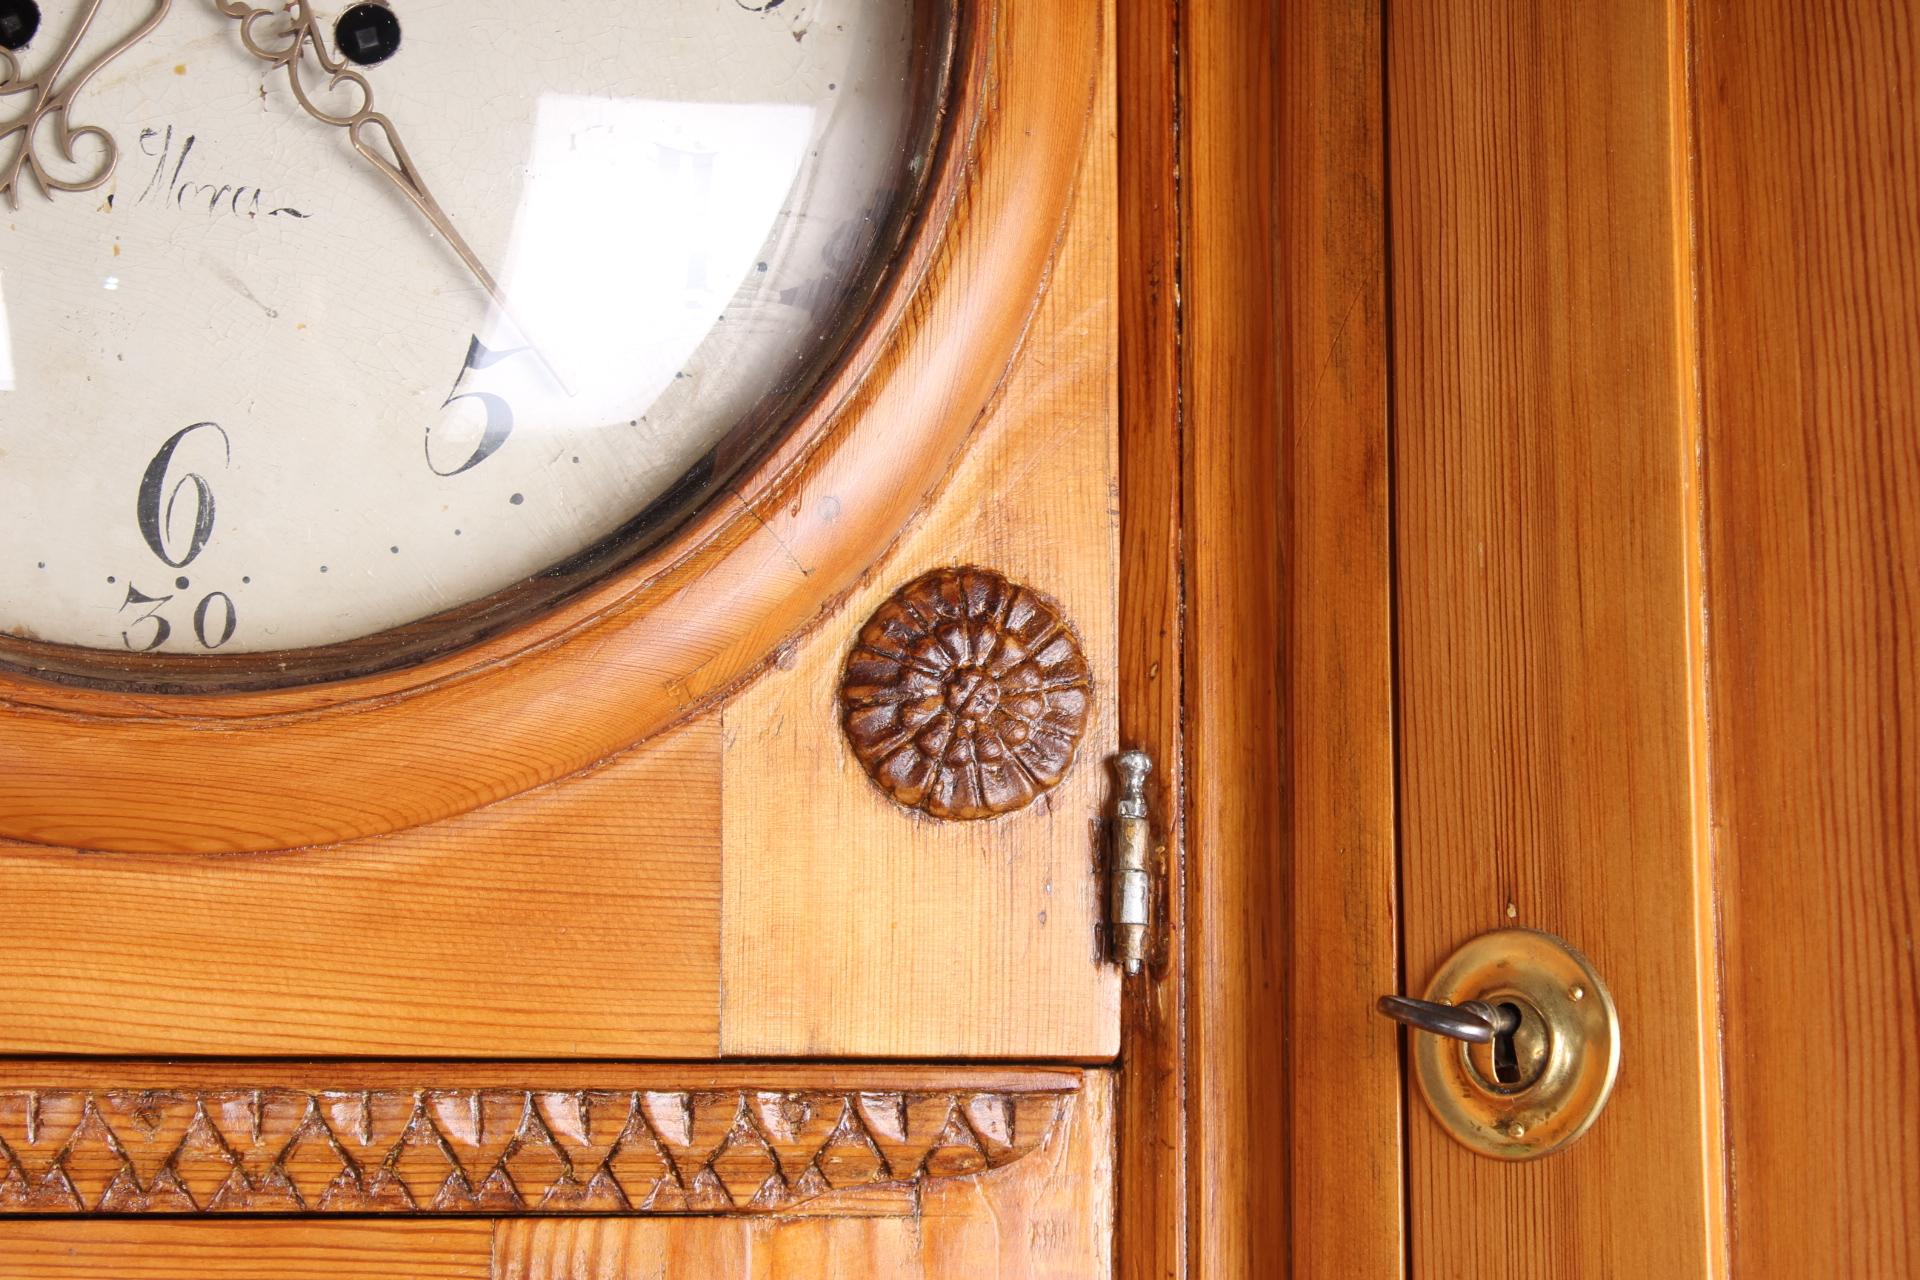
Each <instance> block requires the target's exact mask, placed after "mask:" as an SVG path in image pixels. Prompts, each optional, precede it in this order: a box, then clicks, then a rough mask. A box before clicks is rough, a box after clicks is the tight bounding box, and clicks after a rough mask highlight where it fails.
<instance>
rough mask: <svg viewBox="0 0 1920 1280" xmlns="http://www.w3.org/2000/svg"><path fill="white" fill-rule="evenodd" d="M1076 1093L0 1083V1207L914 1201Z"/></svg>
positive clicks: (354, 1209)
mask: <svg viewBox="0 0 1920 1280" xmlns="http://www.w3.org/2000/svg"><path fill="white" fill-rule="evenodd" d="M1070 1095H1071V1091H1070V1090H1044V1091H1033V1092H1013V1091H1009V1092H991V1093H971V1092H959V1091H939V1092H929V1093H861V1092H839V1091H825V1090H792V1089H775V1090H753V1089H730V1090H721V1091H694V1092H672V1091H655V1090H607V1091H597V1090H592V1089H582V1090H564V1091H552V1090H531V1089H490V1088H479V1089H460V1088H452V1089H416V1090H404V1089H371V1090H367V1089H361V1090H344V1091H339V1092H332V1091H326V1090H311V1091H310V1090H303V1089H286V1088H263V1089H255V1088H245V1087H233V1088H188V1089H179V1090H168V1089H141V1090H125V1091H121V1090H112V1089H101V1090H6V1091H0V1213H30V1214H46V1213H76V1214H77V1213H168V1214H192V1213H213V1214H241V1213H312V1212H321V1213H375V1214H379V1213H405V1214H459V1213H569V1214H575V1213H596V1212H598V1213H689V1212H691V1213H782V1214H794V1213H805V1214H824V1215H834V1214H857V1215H864V1216H873V1215H895V1214H907V1213H911V1212H913V1211H914V1210H915V1208H916V1205H917V1197H918V1196H919V1194H920V1192H921V1191H922V1190H923V1189H924V1188H925V1186H926V1185H927V1184H929V1183H932V1182H938V1181H940V1180H943V1179H950V1178H961V1177H968V1176H972V1175H975V1174H981V1173H985V1172H987V1171H989V1170H993V1169H998V1168H1001V1167H1003V1166H1005V1165H1008V1164H1011V1163H1013V1162H1014V1161H1016V1160H1018V1159H1020V1158H1021V1157H1022V1156H1024V1155H1027V1154H1028V1153H1030V1152H1032V1151H1033V1150H1034V1149H1035V1148H1037V1147H1039V1146H1040V1145H1041V1144H1042V1143H1043V1142H1045V1141H1046V1140H1047V1138H1048V1136H1049V1135H1050V1134H1051V1132H1052V1131H1053V1129H1054V1127H1055V1125H1056V1124H1057V1123H1058V1122H1059V1120H1060V1118H1061V1115H1062V1112H1063V1106H1064V1103H1065V1101H1066V1099H1067V1098H1068V1097H1069V1096H1070Z"/></svg>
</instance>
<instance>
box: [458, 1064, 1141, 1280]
mask: <svg viewBox="0 0 1920 1280" xmlns="http://www.w3.org/2000/svg"><path fill="white" fill-rule="evenodd" d="M1084 1081H1085V1082H1084V1085H1083V1087H1082V1088H1081V1090H1080V1092H1079V1093H1078V1095H1077V1096H1076V1097H1075V1098H1074V1100H1073V1102H1072V1103H1071V1104H1070V1106H1069V1108H1068V1109H1067V1111H1066V1113H1065V1115H1064V1116H1063V1120H1062V1123H1061V1124H1060V1125H1058V1126H1057V1127H1056V1128H1055V1129H1054V1131H1053V1134H1052V1135H1051V1136H1050V1137H1049V1139H1048V1141H1047V1144H1046V1146H1045V1147H1044V1148H1043V1149H1042V1150H1041V1151H1039V1152H1037V1153H1035V1154H1034V1155H1033V1156H1031V1157H1029V1158H1028V1159H1026V1160H1023V1161H1022V1162H1020V1164H1018V1165H1016V1166H1015V1167H1013V1168H1011V1169H1008V1170H1005V1171H1004V1172H1002V1173H996V1174H992V1175H988V1176H987V1177H985V1178H976V1179H962V1180H958V1181H955V1182H952V1183H943V1184H940V1185H938V1186H931V1187H929V1188H928V1189H927V1191H926V1193H925V1195H924V1197H923V1199H922V1201H921V1204H920V1207H919V1213H918V1216H917V1217H915V1218H911V1219H898V1218H894V1219H866V1220H861V1219H844V1218H843V1219H834V1220H827V1219H778V1218H775V1219H767V1218H762V1219H755V1220H746V1219H733V1220H727V1219H713V1218H706V1219H699V1218H695V1219H680V1220H677V1221H664V1220H644V1219H642V1220H634V1219H607V1220H600V1221H592V1220H585V1221H583V1220H577V1219H576V1220H564V1219H561V1220H530V1219H514V1220H507V1221H503V1222H501V1223H499V1225H498V1227H497V1236H496V1241H495V1249H494V1272H493V1275H494V1280H773V1278H774V1277H786V1276H793V1277H798V1276H849V1277H851V1276H889V1277H892V1276H899V1277H902V1278H903V1280H972V1277H975V1276H980V1275H996V1276H1002V1277H1006V1278H1007V1280H1013V1278H1014V1277H1031V1278H1033V1280H1101V1277H1104V1276H1107V1275H1110V1274H1111V1255H1110V1249H1111V1237H1110V1232H1111V1231H1112V1226H1113V1201H1112V1196H1111V1191H1110V1186H1111V1178H1112V1141H1113V1115H1112V1080H1111V1077H1110V1075H1109V1074H1108V1073H1104V1072H1095V1073H1090V1074H1088V1075H1087V1076H1086V1077H1085V1078H1084Z"/></svg>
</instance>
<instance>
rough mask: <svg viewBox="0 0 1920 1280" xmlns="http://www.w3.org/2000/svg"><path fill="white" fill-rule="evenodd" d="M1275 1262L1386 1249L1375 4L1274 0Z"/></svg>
mask: <svg viewBox="0 0 1920 1280" xmlns="http://www.w3.org/2000/svg"><path fill="white" fill-rule="evenodd" d="M1280 12H1281V15H1282V16H1281V26H1280V32H1279V90H1280V99H1279V108H1278V110H1279V137H1278V143H1279V159H1280V172H1279V175H1278V176H1279V182H1280V189H1279V193H1278V194H1279V198H1278V202H1277V214H1278V216H1277V235H1278V241H1279V259H1278V262H1277V263H1276V266H1277V267H1278V268H1279V272H1280V277H1279V288H1280V294H1279V305H1278V308H1277V310H1278V313H1279V315H1280V317H1281V321H1282V328H1281V331H1280V334H1279V338H1280V347H1279V364H1280V369H1281V371H1282V377H1283V381H1282V383H1281V386H1280V429H1281V442H1282V443H1281V447H1282V450H1283V453H1282V456H1281V467H1282V472H1281V483H1282V486H1283V488H1284V491H1285V492H1286V493H1287V494H1288V498H1289V501H1288V504H1287V507H1286V508H1285V510H1286V515H1287V522H1286V523H1285V525H1283V526H1282V531H1281V536H1282V539H1283V541H1282V542H1281V544H1280V548H1279V554H1280V557H1281V561H1282V564H1283V567H1284V572H1283V575H1282V584H1283V589H1284V592H1285V595H1284V601H1285V604H1284V608H1285V611H1286V612H1285V619H1284V623H1283V627H1282V631H1281V635H1280V649H1281V651H1280V659H1281V663H1282V667H1281V671H1282V681H1283V687H1284V690H1285V691H1284V693H1283V695H1282V697H1283V706H1284V707H1285V709H1286V718H1285V720H1284V722H1283V724H1284V729H1283V732H1284V733H1285V738H1286V741H1285V750H1286V755H1285V763H1284V765H1283V766H1282V767H1283V769H1284V770H1285V774H1286V776H1285V780H1284V782H1283V790H1282V794H1283V795H1284V796H1285V798H1286V809H1285V815H1284V818H1283V829H1284V831H1285V837H1284V839H1285V855H1284V865H1285V867H1286V871H1285V874H1286V875H1287V877H1288V886H1289V887H1288V890H1287V902H1288V904H1289V909H1290V912H1291V917H1292V930H1291V948H1290V952H1289V954H1288V956H1287V960H1286V974H1285V976H1286V983H1287V990H1288V993H1289V994H1288V1004H1287V1008H1286V1027H1287V1073H1288V1087H1289V1088H1288V1105H1287V1114H1288V1119H1289V1123H1290V1124H1291V1125H1292V1126H1293V1128H1292V1133H1291V1134H1290V1135H1289V1139H1288V1140H1289V1143H1290V1145H1291V1148H1292V1150H1293V1153H1294V1154H1293V1159H1292V1177H1291V1184H1290V1189H1289V1195H1290V1198H1291V1205H1292V1208H1291V1214H1290V1217H1291V1220H1292V1223H1293V1231H1292V1249H1293V1274H1294V1275H1295V1276H1300V1277H1314V1276H1330V1275H1365V1276H1372V1277H1385V1276H1394V1275H1398V1274H1399V1273H1400V1271H1401V1270H1402V1268H1403V1266H1404V1262H1405V1249H1404V1246H1403V1235H1402V1233H1403V1230H1404V1226H1405V1222H1404V1218H1405V1213H1404V1207H1403V1198H1402V1197H1403V1186H1404V1176H1405V1170H1404V1163H1403V1160H1402V1156H1401V1139H1402V1132H1403V1123H1402V1116H1401V1076H1400V1051H1399V1039H1398V1036H1397V1035H1396V1033H1395V1031H1394V1028H1393V1027H1392V1026H1391V1025H1389V1024H1387V1022H1386V1020H1385V1019H1383V1018H1381V1017H1380V1016H1379V1015H1378V1014H1377V1013H1376V1012H1374V1001H1375V999H1377V998H1378V997H1379V996H1380V995H1382V994H1384V993H1387V992H1390V991H1393V990H1395V989H1396V987H1397V985H1398V984H1399V983H1400V981H1401V975H1400V936H1399V920H1398V905H1399V897H1398V894H1399V866H1398V849H1397V847H1396V841H1397V836H1396V831H1395V814H1394V808H1395V799H1394V755H1393V752H1394V743H1393V732H1394V730H1393V634H1392V625H1393V595H1392V592H1393V588H1392V554H1393V553H1392V502H1391V496H1390V487H1389V484H1390V480H1389V474H1388V472H1389V465H1390V459H1391V452H1390V450H1389V447H1388V433H1389V421H1388V414H1389V405H1388V374H1387V360H1388V356H1387V305H1388V304H1387V290H1388V280H1387V192H1386V139H1385V133H1384V127H1385V121H1384V114H1385V109H1386V103H1385V96H1384V85H1383V83H1382V80H1383V61H1382V60H1383V52H1384V50H1383V47H1382V40H1383V38H1384V31H1383V24H1384V13H1383V4H1382V3H1381V0H1315V2H1314V3H1295V4H1283V5H1281V6H1280Z"/></svg>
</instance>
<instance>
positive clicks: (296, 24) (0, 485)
mask: <svg viewBox="0 0 1920 1280" xmlns="http://www.w3.org/2000/svg"><path fill="white" fill-rule="evenodd" d="M33 8H34V12H35V14H36V16H37V20H36V21H35V22H34V23H33V24H32V28H33V29H32V30H31V31H30V32H28V33H26V38H24V39H22V38H21V31H20V30H14V31H13V34H12V35H11V36H9V34H8V32H7V31H0V42H6V43H16V44H17V45H18V47H17V48H16V49H15V50H14V51H13V52H12V53H11V54H10V55H9V57H10V58H11V65H8V64H7V63H5V62H0V71H4V72H6V73H7V77H6V82H5V83H4V84H3V85H0V128H7V129H9V130H10V131H9V132H7V133H6V134H5V135H4V138H0V202H3V203H4V206H5V207H4V209H0V213H3V214H4V217H3V218H0V632H5V633H7V634H8V635H10V636H12V637H14V638H15V639H17V640H21V641H27V642H43V643H48V644H53V645H59V646H73V647H76V648H77V649H80V650H93V651H101V652H103V653H107V654H113V655H117V657H118V660H119V661H120V663H121V665H122V666H123V667H124V666H125V665H126V664H127V663H128V662H129V661H130V660H132V659H135V658H139V657H140V656H141V655H155V656H163V655H176V654H187V655H191V654H212V653H218V654H221V655H226V656H228V657H229V658H231V656H232V655H236V654H240V655H245V654H255V653H261V652H265V651H285V650H315V649H316V648H324V647H326V646H340V645H343V644H345V643H346V642H352V641H355V640H358V639H360V638H363V637H367V636H371V635H374V634H376V633H387V632H388V631H389V629H392V628H404V627H408V626H414V627H427V628H431V626H433V625H435V624H434V622H433V620H434V619H436V618H448V617H453V618H455V619H456V621H455V622H450V623H448V624H447V625H448V626H450V627H454V628H456V629H457V628H458V627H460V626H467V627H469V628H471V627H472V626H474V625H475V622H474V620H475V619H476V618H484V617H486V616H489V615H488V606H487V604H486V602H488V601H490V600H495V599H499V598H501V597H502V594H503V593H510V592H514V591H519V590H524V589H525V585H524V584H526V583H528V581H529V580H530V579H532V580H534V582H535V584H536V586H537V585H538V583H540V582H544V581H548V580H552V581H555V582H562V581H568V580H572V579H575V578H577V577H578V576H579V574H580V573H581V572H582V568H581V567H582V566H583V565H592V564H600V563H603V562H605V563H610V562H611V561H613V560H616V559H618V558H619V555H620V554H621V552H620V549H621V548H632V547H638V546H639V545H640V544H641V543H643V542H645V541H646V540H647V539H649V538H654V537H657V536H658V535H659V534H660V533H661V532H663V531H665V530H667V529H669V528H671V527H672V526H673V525H674V524H675V523H676V522H677V521H679V520H681V519H683V518H684V517H685V516H686V514H687V513H688V512H689V511H691V510H693V509H695V508H697V507H698V505H699V504H700V503H701V502H703V501H706V500H709V499H710V498H711V497H712V495H713V494H714V493H715V492H722V493H723V492H724V486H725V482H726V481H727V479H728V478H729V477H730V476H731V475H732V474H734V472H736V471H737V469H738V468H739V467H740V466H741V465H744V464H745V463H746V462H747V461H750V460H751V458H752V457H753V456H754V455H755V453H756V451H757V450H758V449H760V448H762V447H763V446H764V445H765V444H766V443H767V442H768V441H769V440H771V439H772V438H774V436H775V435H776V434H777V432H778V430H779V428H780V426H781V425H782V423H783V422H785V421H786V420H788V419H789V418H790V417H791V414H792V411H793V409H794V408H795V406H796V405H797V404H799V403H800V402H801V401H802V399H803V398H804V396H805V394H806V392H807V390H808V389H809V387H810V386H811V385H812V384H813V382H814V381H815V380H817V378H818V376H819V375H820V373H821V371H822V370H823V369H825V368H826V367H827V365H828V364H830V363H831V360H832V358H833V356H834V354H835V352H836V351H838V350H839V349H840V348H841V344H843V342H844V339H845V335H846V334H847V333H849V332H851V331H852V329H853V327H854V326H855V325H857V322H858V320H859V318H860V315H861V314H862V313H863V309H864V307H865V306H866V305H867V303H868V302H869V301H870V298H871V294H872V290H873V288H874V285H875V281H876V280H878V279H879V278H880V277H881V275H882V273H883V272H884V270H885V267H886V265H887V262H888V261H889V259H890V258H891V257H892V256H893V254H894V251H895V249H896V248H897V245H898V237H899V235H900V229H901V227H902V226H903V225H904V221H905V217H906V212H907V210H908V209H909V208H910V207H911V205H912V203H913V201H914V200H915V199H916V198H917V193H918V190H919V186H920V183H921V180H922V178H923V176H924V173H925V170H926V167H927V164H928V159H927V157H928V153H929V148H930V146H931V145H932V139H931V137H930V136H929V135H930V133H931V131H932V128H933V126H932V124H931V121H932V120H933V119H934V118H935V117H936V116H937V112H936V111H935V110H934V109H933V108H932V107H931V106H930V105H929V104H930V102H932V101H933V100H934V99H935V98H937V96H938V95H939V94H940V93H941V92H943V90H942V88H941V85H942V83H943V77H944V75H945V70H946V61H945V58H946V54H945V52H944V50H945V44H944V41H945V40H946V39H947V30H948V23H947V20H946V18H945V16H944V11H937V12H936V11H935V9H934V8H932V7H930V6H929V5H927V4H924V3H913V2H909V0H839V2H832V0H815V2H813V3H807V2H805V0H786V3H781V4H777V5H776V4H763V3H747V2H746V0H649V3H648V4H646V5H642V6H635V5H633V4H632V3H630V0H568V2H567V3H565V4H553V5H530V4H526V3H524V2H523V0H391V3H390V4H385V5H364V4H361V5H354V4H339V3H322V4H297V5H293V6H282V5H280V4H278V3H276V4H275V5H274V6H273V7H272V8H271V9H270V10H269V9H266V8H259V9H256V7H255V6H253V5H249V4H247V3H244V2H243V0H205V2H198V3H188V2H187V0H172V2H171V3H168V2H167V0H159V2H158V3H155V0H142V2H141V3H138V4H134V3H128V4H105V5H100V4H95V3H93V2H92V0H42V2H41V3H40V4H38V5H37V6H34V7H33ZM723 500H724V499H723ZM456 638H457V637H456ZM314 670H315V671H317V672H319V673H320V674H321V675H325V674H326V672H327V668H326V667H325V665H324V664H321V665H319V666H317V667H315V668H314Z"/></svg>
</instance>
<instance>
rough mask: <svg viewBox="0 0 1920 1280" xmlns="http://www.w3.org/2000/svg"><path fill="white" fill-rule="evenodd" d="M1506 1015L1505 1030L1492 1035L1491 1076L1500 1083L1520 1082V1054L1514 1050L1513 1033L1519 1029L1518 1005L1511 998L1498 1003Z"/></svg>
mask: <svg viewBox="0 0 1920 1280" xmlns="http://www.w3.org/2000/svg"><path fill="white" fill-rule="evenodd" d="M1500 1012H1501V1013H1503V1014H1505V1015H1506V1016H1507V1028H1508V1029H1507V1030H1505V1031H1502V1032H1499V1033H1497V1034H1496V1035H1495V1036H1494V1037H1493V1078H1494V1079H1495V1080H1497V1081H1499V1082H1500V1083H1501V1084H1519V1083H1520V1055H1519V1054H1518V1053H1516V1052H1515V1051H1514V1047H1513V1033H1514V1032H1515V1031H1518V1030H1519V1029H1520V1006H1519V1005H1517V1004H1515V1003H1513V1002H1512V1001H1511V1000H1509V1001H1507V1002H1505V1003H1503V1004H1502V1005H1500Z"/></svg>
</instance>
